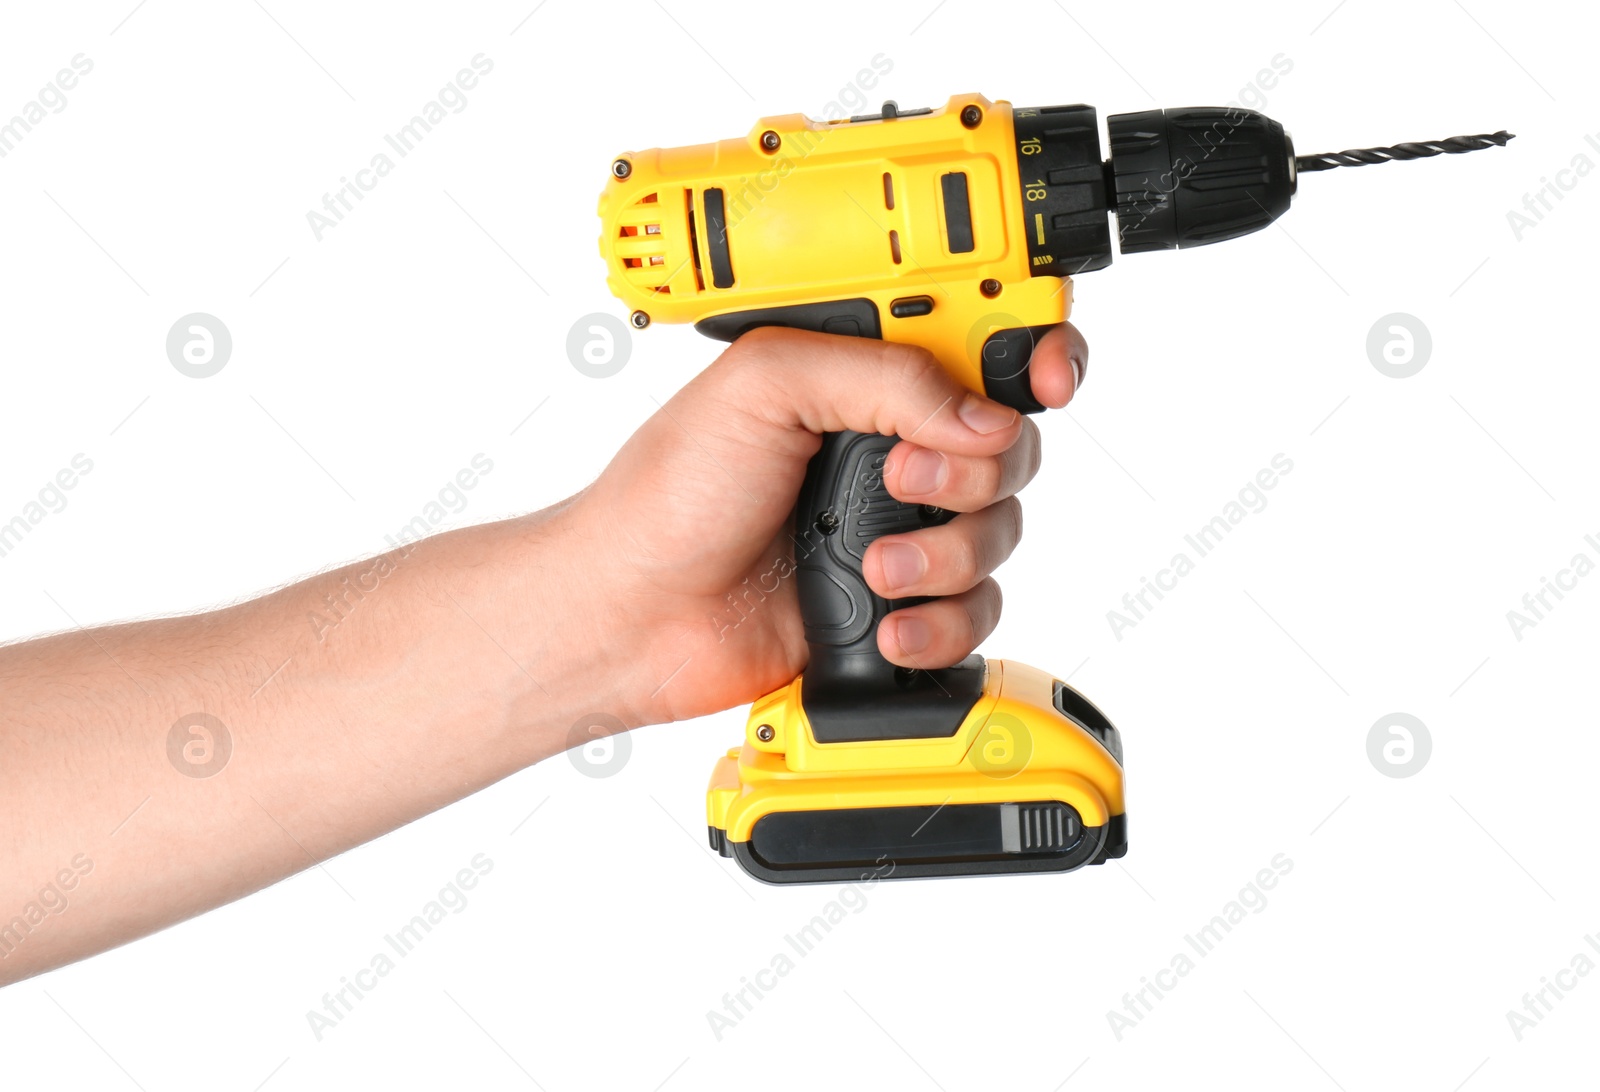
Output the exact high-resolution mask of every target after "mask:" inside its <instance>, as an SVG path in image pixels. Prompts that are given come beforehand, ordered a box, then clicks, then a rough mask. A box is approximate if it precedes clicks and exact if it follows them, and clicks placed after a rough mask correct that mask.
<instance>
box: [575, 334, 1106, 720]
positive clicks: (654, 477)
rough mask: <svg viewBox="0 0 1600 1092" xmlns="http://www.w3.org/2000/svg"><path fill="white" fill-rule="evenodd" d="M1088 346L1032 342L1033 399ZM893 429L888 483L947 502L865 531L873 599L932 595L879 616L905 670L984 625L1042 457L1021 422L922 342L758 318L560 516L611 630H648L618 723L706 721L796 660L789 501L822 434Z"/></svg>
mask: <svg viewBox="0 0 1600 1092" xmlns="http://www.w3.org/2000/svg"><path fill="white" fill-rule="evenodd" d="M1087 359H1088V348H1087V346H1086V344H1085V343H1084V340H1083V338H1082V336H1081V335H1080V334H1079V333H1078V332H1077V330H1075V329H1074V328H1073V327H1071V326H1070V325H1068V326H1065V327H1063V328H1061V329H1057V330H1054V331H1052V332H1051V333H1050V334H1049V335H1048V336H1047V337H1045V338H1044V339H1042V340H1041V342H1040V344H1039V345H1038V347H1037V348H1036V350H1035V352H1034V355H1033V358H1032V364H1031V378H1032V384H1033V390H1034V395H1035V397H1036V398H1038V399H1039V401H1040V402H1042V403H1044V404H1045V405H1047V406H1052V407H1060V406H1064V405H1066V404H1067V402H1068V401H1070V400H1071V398H1072V396H1073V395H1074V394H1075V393H1076V390H1077V387H1078V385H1079V384H1080V383H1081V375H1082V370H1083V367H1084V366H1085V363H1086V362H1087ZM843 429H851V430H854V431H856V432H876V433H881V434H883V435H899V436H901V437H903V438H904V439H902V441H901V442H900V443H899V444H898V445H896V446H895V448H894V449H893V450H892V451H891V452H890V454H889V458H888V461H887V463H886V465H885V470H884V477H885V481H886V484H887V485H888V488H889V491H890V493H891V494H893V495H894V496H895V497H897V498H898V499H900V500H902V501H909V502H912V503H916V504H931V505H937V506H939V507H941V508H945V509H949V510H951V511H954V512H958V513H961V515H958V516H957V517H956V518H955V519H954V520H952V521H951V522H950V523H948V524H945V525H944V526H941V527H930V528H927V529H924V530H920V531H915V532H912V533H910V534H903V535H891V536H887V537H885V538H883V539H880V540H878V541H877V542H875V543H873V544H872V546H871V548H870V549H868V551H867V554H866V558H865V560H864V565H863V568H864V573H865V576H866V579H867V583H868V584H869V585H870V586H871V588H872V589H873V591H875V592H877V593H878V594H879V595H882V596H884V597H885V598H904V597H908V596H927V595H932V596H944V597H946V598H943V599H940V600H938V601H937V602H932V603H927V604H923V605H921V606H915V607H907V608H905V609H902V610H899V611H896V612H894V613H893V614H891V615H890V616H889V617H888V619H887V620H885V622H884V623H883V624H882V626H880V628H879V632H878V647H879V649H880V650H881V651H882V652H883V655H884V656H885V657H886V658H887V659H889V660H891V661H892V662H894V663H897V664H900V665H902V666H905V667H914V666H915V667H946V666H949V665H951V664H954V663H956V662H957V661H959V660H961V659H962V658H963V657H964V656H966V655H967V654H968V653H970V652H971V651H972V650H973V649H974V648H975V647H976V646H977V645H978V643H979V642H981V641H982V640H983V639H984V638H985V637H986V636H988V634H989V633H990V631H991V630H993V629H994V627H995V624H996V622H997V621H998V620H999V615H1000V588H999V585H997V584H996V583H995V581H994V579H993V578H992V577H991V576H990V573H992V572H993V571H994V569H995V568H996V567H997V566H998V565H1000V563H1001V562H1003V561H1005V559H1006V558H1007V557H1009V556H1010V554H1011V551H1012V550H1013V549H1015V548H1016V545H1017V541H1018V538H1019V537H1020V536H1021V533H1022V511H1021V507H1020V506H1019V505H1018V503H1017V500H1016V498H1015V496H1014V494H1015V493H1016V492H1017V491H1018V490H1019V489H1021V488H1022V487H1023V486H1024V485H1026V484H1027V483H1028V482H1029V481H1030V480H1031V479H1032V478H1033V475H1034V473H1035V472H1036V471H1037V470H1038V467H1039V430H1038V429H1037V427H1035V425H1034V424H1033V422H1032V421H1031V420H1029V419H1027V418H1026V417H1023V416H1022V415H1020V414H1018V413H1017V412H1015V411H1014V410H1011V409H1008V408H1006V407H1004V406H1002V405H1000V404H998V403H996V402H992V401H990V400H989V399H987V398H984V397H982V396H981V395H976V394H972V393H970V392H968V391H966V390H965V389H963V388H962V387H960V386H959V385H958V384H957V383H956V382H955V380H953V379H951V378H950V377H949V375H947V374H946V373H945V372H944V370H943V369H941V368H940V367H939V366H938V364H937V363H936V362H935V361H934V360H933V358H932V357H931V356H929V355H928V354H926V353H924V352H922V351H920V350H916V349H912V348H908V347H905V346H897V345H891V344H886V343H884V342H881V341H871V340H866V339H860V338H843V337H830V336H826V335H822V334H809V333H803V332H799V331H793V330H780V329H762V330H756V331H753V332H751V333H749V334H746V335H745V336H744V337H742V338H740V339H739V341H738V342H737V343H736V344H734V345H733V346H732V347H731V348H729V349H728V350H727V351H726V352H725V353H723V354H722V356H721V358H719V359H718V360H717V361H716V362H715V363H714V364H712V365H711V367H709V368H707V369H706V370H705V371H704V372H703V373H701V374H700V375H699V376H698V377H697V378H696V379H695V380H694V381H693V382H692V383H690V384H689V385H688V386H686V387H685V388H684V389H683V390H682V391H681V392H680V393H679V394H678V395H677V396H676V397H674V398H673V399H672V400H671V401H670V402H668V403H667V405H666V406H665V407H663V409H662V410H661V411H660V412H659V413H657V414H656V415H655V416H654V417H652V418H651V419H650V420H649V421H648V422H647V423H646V424H645V425H644V427H643V428H641V429H640V430H639V431H638V432H637V433H635V434H634V436H633V438H632V439H631V440H629V441H628V443H627V445H626V446H624V447H623V449H622V451H621V452H619V453H618V455H617V457H616V458H615V459H614V460H613V461H612V463H611V465H610V466H609V467H607V468H606V471H605V473H604V474H602V475H601V477H600V479H599V480H598V481H597V482H595V484H594V485H593V486H591V487H590V488H589V489H587V490H585V491H584V492H583V493H582V494H580V495H579V497H578V498H576V500H575V502H574V503H573V504H572V505H571V506H570V508H568V509H567V510H566V511H564V512H563V513H562V516H561V517H560V520H561V522H562V523H563V524H565V525H566V528H565V530H566V531H568V532H569V533H570V534H571V535H572V536H574V538H575V540H576V541H577V542H578V543H580V544H581V546H580V549H579V550H578V553H577V558H582V559H583V560H577V559H576V558H575V562H574V563H575V564H577V565H578V566H580V567H581V568H582V569H584V570H585V575H584V578H583V580H584V583H585V586H586V587H587V588H588V589H589V591H590V594H591V595H592V596H593V600H592V601H593V603H594V604H595V606H596V608H597V609H599V610H603V611H604V612H606V613H607V614H608V615H609V616H610V617H611V618H612V619H613V621H612V622H611V623H610V625H611V626H614V627H617V628H620V629H626V630H629V631H632V632H634V633H635V634H637V635H639V636H641V637H642V638H643V644H642V646H639V648H640V654H641V658H640V660H639V666H640V667H641V668H642V669H643V671H642V675H641V676H640V677H638V678H636V679H635V680H634V682H633V687H634V689H635V694H634V697H633V700H632V702H630V705H629V711H628V713H624V714H621V715H622V716H623V718H624V719H625V720H628V721H630V722H635V723H651V722H656V721H662V720H671V719H685V718H689V717H696V716H702V715H704V714H707V713H712V712H715V711H717V710H720V709H725V708H728V707H729V706H733V705H739V704H742V703H744V702H748V701H751V700H753V699H755V698H757V697H759V696H761V695H762V694H764V693H766V692H768V691H770V690H773V689H776V688H777V687H779V686H782V685H783V684H785V683H787V682H788V681H789V680H790V679H792V678H793V677H794V676H795V675H797V674H799V672H800V670H801V669H802V668H803V667H804V666H805V661H806V644H805V637H804V634H803V631H802V627H801V624H800V613H799V606H798V602H797V599H796V595H795V588H794V580H793V579H792V574H793V571H794V566H793V547H792V544H791V542H790V538H789V526H788V524H789V515H790V510H791V509H792V508H793V507H794V502H795V496H796V494H797V493H798V492H799V490H800V482H801V480H802V479H803V478H804V476H805V470H806V463H807V461H808V460H809V459H810V458H811V456H812V455H814V454H815V453H816V451H817V449H818V447H819V446H820V445H821V439H820V434H821V433H823V432H836V431H840V430H843Z"/></svg>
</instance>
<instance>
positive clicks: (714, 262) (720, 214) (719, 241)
mask: <svg viewBox="0 0 1600 1092" xmlns="http://www.w3.org/2000/svg"><path fill="white" fill-rule="evenodd" d="M703 203H704V205H705V210H706V245H707V248H708V249H709V251H710V258H711V287H713V288H732V287H733V259H732V258H731V257H730V256H729V254H728V213H727V209H726V207H725V205H724V203H723V200H722V191H721V190H720V189H717V188H715V187H712V188H710V189H708V190H706V192H705V194H704V196H703Z"/></svg>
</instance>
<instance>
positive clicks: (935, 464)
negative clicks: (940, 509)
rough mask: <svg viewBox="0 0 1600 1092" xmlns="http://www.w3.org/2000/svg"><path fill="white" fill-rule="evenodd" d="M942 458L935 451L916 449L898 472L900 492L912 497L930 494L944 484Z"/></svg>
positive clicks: (943, 462)
mask: <svg viewBox="0 0 1600 1092" xmlns="http://www.w3.org/2000/svg"><path fill="white" fill-rule="evenodd" d="M945 469H946V468H945V461H944V456H943V455H941V454H940V453H939V452H937V451H929V450H928V449H927V448H925V447H924V448H918V449H917V450H915V451H913V452H912V453H911V454H910V455H909V456H907V458H906V464H905V466H904V468H902V469H901V471H900V491H901V492H902V493H907V494H910V495H911V496H913V497H920V496H922V495H923V494H924V493H932V492H933V491H934V490H936V489H938V488H939V487H940V486H941V485H943V484H944V479H945Z"/></svg>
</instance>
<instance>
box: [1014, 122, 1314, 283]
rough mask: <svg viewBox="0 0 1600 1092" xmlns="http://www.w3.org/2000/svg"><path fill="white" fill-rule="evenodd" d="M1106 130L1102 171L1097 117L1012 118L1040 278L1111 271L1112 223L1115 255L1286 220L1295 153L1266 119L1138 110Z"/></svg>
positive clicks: (1229, 235) (1218, 237) (1227, 234)
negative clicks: (1113, 224) (1281, 218)
mask: <svg viewBox="0 0 1600 1092" xmlns="http://www.w3.org/2000/svg"><path fill="white" fill-rule="evenodd" d="M1106 128H1107V131H1108V134H1109V137H1110V155H1109V156H1108V157H1106V158H1105V159H1104V160H1103V161H1102V159H1101V157H1100V143H1099V132H1098V126H1097V125H1096V121H1095V111H1094V108H1093V107H1090V106H1047V107H1040V108H1037V109H1031V110H1030V109H1021V110H1018V111H1016V129H1017V152H1018V158H1019V163H1020V164H1021V172H1022V180H1023V188H1024V193H1023V201H1024V207H1025V208H1027V209H1030V210H1031V211H1032V213H1033V224H1032V225H1031V227H1032V228H1033V229H1034V230H1033V231H1031V232H1030V233H1029V237H1028V242H1029V247H1030V253H1031V254H1032V256H1033V269H1032V271H1033V273H1034V274H1035V275H1050V276H1058V277H1059V276H1070V275H1073V274H1077V273H1083V272H1087V271H1089V270H1093V269H1102V268H1104V267H1105V266H1107V265H1109V264H1111V258H1112V249H1111V232H1110V226H1109V219H1108V213H1115V214H1116V218H1117V244H1118V245H1117V249H1119V250H1121V251H1122V253H1124V254H1136V253H1140V252H1142V251H1147V250H1173V249H1177V248H1181V247H1191V246H1201V245H1203V244H1205V243H1215V242H1220V241H1221V240H1223V239H1232V238H1235V237H1237V236H1240V235H1245V234H1248V233H1250V232H1252V231H1257V230H1259V229H1260V228H1264V227H1266V226H1267V225H1268V224H1270V223H1271V222H1272V221H1273V220H1276V219H1277V218H1278V217H1279V216H1281V215H1283V213H1284V212H1285V211H1287V210H1288V208H1289V199H1290V197H1291V196H1292V195H1293V194H1294V188H1295V157H1294V145H1293V143H1292V142H1291V141H1290V139H1289V135H1288V134H1287V133H1286V132H1284V129H1283V126H1282V125H1279V124H1278V123H1277V122H1276V121H1273V120H1272V119H1271V118H1269V117H1267V116H1265V115H1264V114H1259V113H1256V112H1255V111H1254V110H1241V109H1233V108H1229V107H1190V108H1186V109H1179V110H1143V111H1140V112H1138V113H1132V114H1113V115H1111V117H1109V118H1107V119H1106ZM1041 194H1042V195H1043V196H1042V198H1041ZM1041 255H1044V256H1046V257H1047V258H1048V260H1041Z"/></svg>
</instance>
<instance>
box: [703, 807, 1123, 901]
mask: <svg viewBox="0 0 1600 1092" xmlns="http://www.w3.org/2000/svg"><path fill="white" fill-rule="evenodd" d="M1063 806H1064V805H1063ZM910 810H916V811H918V812H919V813H923V812H927V811H929V810H930V809H928V808H920V809H901V808H850V809H840V810H838V811H834V812H821V811H819V812H795V813H785V814H791V815H794V816H796V817H797V818H796V819H791V820H789V821H788V822H787V824H786V825H787V826H788V827H789V828H790V829H789V830H788V831H780V832H779V834H780V836H783V837H787V838H789V839H790V840H793V838H794V836H795V833H796V831H797V830H798V829H803V827H804V825H806V822H807V817H811V816H814V817H816V821H815V823H814V824H813V827H814V830H815V831H817V832H818V833H819V834H820V833H821V832H823V831H824V830H826V829H830V828H833V827H836V826H837V821H836V820H833V819H831V818H829V817H830V816H848V817H850V818H849V819H848V822H850V823H852V824H854V823H863V822H865V823H869V824H871V823H874V821H875V820H878V819H879V816H878V815H877V814H876V813H880V812H884V811H890V812H896V811H910ZM770 818H772V816H767V817H766V818H763V819H762V820H760V821H759V822H758V824H757V825H758V826H759V825H760V823H761V822H766V820H767V819H770ZM919 821H920V820H919ZM904 826H905V824H903V823H902V824H900V828H901V829H899V830H897V831H896V832H895V839H894V840H895V841H898V840H900V839H903V838H904V833H905V832H904V829H903V828H904ZM706 831H707V834H708V835H709V837H710V841H711V848H712V849H713V850H714V851H716V852H717V853H718V854H719V855H720V856H723V857H732V858H734V859H735V860H737V861H738V862H739V867H741V868H743V869H744V870H745V871H746V872H748V873H749V874H750V875H752V876H754V877H755V878H756V879H758V880H761V881H762V882H763V883H770V884H792V883H840V882H843V883H853V882H861V881H871V880H914V879H930V878H934V877H939V876H996V875H1005V874H1008V873H1025V872H1070V871H1072V870H1073V869H1075V868H1079V867H1081V866H1083V865H1102V864H1105V863H1106V862H1107V861H1114V860H1116V859H1118V858H1120V857H1125V856H1127V853H1128V816H1127V813H1123V814H1121V815H1113V816H1111V818H1110V819H1109V820H1108V821H1107V823H1106V825H1105V826H1103V827H1086V828H1084V830H1083V840H1082V842H1081V843H1080V845H1079V846H1078V847H1075V848H1074V849H1073V851H1072V852H1071V853H1069V854H1063V855H1060V856H1051V855H1047V854H1046V855H1038V856H1022V855H1020V854H1016V855H1006V854H1001V855H1000V856H999V857H996V856H995V855H993V854H988V855H975V856H969V857H965V858H963V857H959V856H954V855H952V856H949V857H946V859H944V860H928V859H926V857H924V858H922V859H918V860H905V859H903V858H897V857H896V856H895V855H893V854H891V853H889V852H887V847H888V844H889V842H890V839H884V841H883V843H882V844H880V845H879V846H877V847H876V848H874V847H873V846H871V845H867V846H865V847H864V846H862V844H861V839H860V838H857V837H852V838H851V839H850V840H849V842H850V844H849V846H839V847H837V848H835V849H833V850H831V851H830V849H829V847H828V845H827V844H826V842H825V841H823V840H821V839H820V838H819V839H816V840H814V841H813V844H812V846H811V847H810V849H809V851H808V856H809V857H811V858H813V859H812V860H811V862H810V863H808V864H790V865H786V866H783V867H775V866H774V865H773V864H771V863H770V862H768V861H766V860H764V859H763V858H762V857H761V856H760V855H759V852H758V850H757V848H756V843H755V841H754V839H752V841H750V842H733V841H729V840H728V832H727V831H725V830H722V829H720V828H718V827H707V828H706ZM753 833H754V832H753V831H752V834H753ZM846 856H854V857H856V858H858V861H857V862H856V863H851V864H841V863H839V858H841V857H846ZM862 857H867V859H866V860H865V861H861V860H859V858H862Z"/></svg>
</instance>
